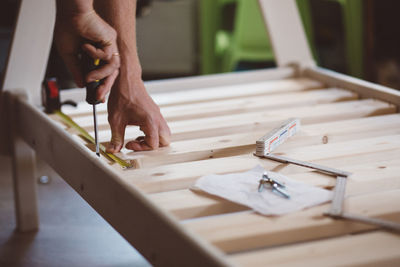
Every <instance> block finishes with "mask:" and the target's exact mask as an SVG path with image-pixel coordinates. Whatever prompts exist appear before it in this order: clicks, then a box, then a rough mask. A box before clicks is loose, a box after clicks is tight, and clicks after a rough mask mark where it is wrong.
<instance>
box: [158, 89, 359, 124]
mask: <svg viewBox="0 0 400 267" xmlns="http://www.w3.org/2000/svg"><path fill="white" fill-rule="evenodd" d="M355 99H357V94H354V93H352V92H350V91H347V90H343V89H337V88H331V89H322V90H313V91H305V92H298V93H297V92H296V93H280V94H276V95H269V96H266V95H263V96H256V97H254V96H251V97H242V98H240V99H229V100H221V101H208V102H205V103H196V104H188V105H187V104H185V105H174V106H168V107H164V108H161V112H162V114H163V115H164V116H165V117H166V118H168V120H169V121H176V120H187V119H195V118H204V117H213V116H221V115H230V114H237V113H244V112H251V111H259V112H260V111H264V110H274V109H277V108H279V109H282V108H286V107H294V106H304V105H316V104H324V103H332V102H339V101H346V100H355Z"/></svg>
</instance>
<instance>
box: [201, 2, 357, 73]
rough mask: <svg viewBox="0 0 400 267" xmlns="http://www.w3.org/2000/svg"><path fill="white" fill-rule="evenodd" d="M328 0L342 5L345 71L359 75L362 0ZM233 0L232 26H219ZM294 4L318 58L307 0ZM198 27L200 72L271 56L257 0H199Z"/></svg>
mask: <svg viewBox="0 0 400 267" xmlns="http://www.w3.org/2000/svg"><path fill="white" fill-rule="evenodd" d="M321 1H323V0H321ZM328 1H335V2H337V3H338V4H340V5H341V7H342V12H343V27H344V29H345V34H346V37H345V38H346V58H347V62H348V63H347V68H348V72H349V74H350V75H353V76H355V77H362V75H363V27H362V0H328ZM232 3H234V4H236V12H235V14H234V22H233V29H232V31H228V30H226V29H223V27H222V24H223V21H222V20H223V19H224V18H222V14H223V10H224V8H226V6H227V5H228V4H232ZM297 5H298V8H299V12H300V16H301V18H302V21H303V25H304V29H305V32H306V35H307V38H308V41H309V44H310V47H311V50H312V52H313V55H314V58H317V53H316V51H315V46H314V45H313V31H312V19H311V9H310V2H309V0H297ZM200 27H201V29H200V33H201V35H200V40H201V43H200V49H201V73H202V74H210V73H218V72H227V71H232V70H234V69H235V68H236V66H237V64H238V63H239V62H240V61H249V62H260V61H273V59H274V56H273V52H272V48H271V45H270V42H269V39H268V35H267V33H266V29H265V25H264V21H263V19H262V15H261V12H260V9H259V7H258V3H257V0H202V1H201V5H200ZM316 61H317V62H318V61H319V60H318V59H316Z"/></svg>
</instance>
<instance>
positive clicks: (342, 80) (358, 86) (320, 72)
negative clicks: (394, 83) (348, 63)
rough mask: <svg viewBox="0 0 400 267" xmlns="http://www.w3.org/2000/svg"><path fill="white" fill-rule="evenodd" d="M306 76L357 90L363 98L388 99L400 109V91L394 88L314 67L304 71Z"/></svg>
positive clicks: (330, 84)
mask: <svg viewBox="0 0 400 267" xmlns="http://www.w3.org/2000/svg"><path fill="white" fill-rule="evenodd" d="M303 74H304V76H306V77H310V78H313V79H316V80H320V81H324V82H326V83H328V84H329V86H338V87H341V88H346V89H348V90H351V91H354V92H357V93H358V94H359V95H360V96H361V97H363V98H375V99H380V100H382V101H387V102H388V103H392V104H394V105H396V106H397V108H398V110H400V92H399V91H398V90H394V89H392V88H389V87H386V86H382V85H378V84H374V83H371V82H367V81H364V80H361V79H357V78H354V77H350V76H346V75H344V74H340V73H337V72H334V71H331V70H328V69H324V68H320V67H313V68H307V69H306V70H304V72H303Z"/></svg>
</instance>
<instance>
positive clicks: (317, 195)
mask: <svg viewBox="0 0 400 267" xmlns="http://www.w3.org/2000/svg"><path fill="white" fill-rule="evenodd" d="M264 172H265V170H264V168H262V167H261V166H256V167H255V168H253V169H251V170H249V171H247V172H241V173H231V174H224V175H216V174H212V175H206V176H203V177H201V178H199V179H198V180H197V181H196V183H195V185H194V186H193V189H195V190H202V191H205V192H207V193H209V194H212V195H216V196H219V197H222V198H225V199H228V200H230V201H233V202H236V203H239V204H242V205H246V206H248V207H250V208H252V209H253V210H255V211H257V212H259V213H261V214H264V215H282V214H285V213H290V212H294V211H298V210H302V209H304V208H307V207H312V206H315V205H319V204H322V203H325V202H328V201H331V200H332V197H333V193H332V192H331V191H329V190H325V189H322V188H319V187H315V186H310V185H307V184H305V183H302V182H298V181H295V180H293V179H290V178H288V177H286V176H284V175H282V174H279V173H276V172H271V171H268V172H267V173H268V176H269V177H271V178H273V179H275V180H277V181H279V182H281V183H284V184H285V186H286V188H285V191H286V192H288V193H289V194H290V198H289V199H287V198H284V197H282V196H280V195H278V194H277V193H274V192H272V190H271V189H268V188H264V190H262V192H258V185H259V181H260V179H261V178H262V175H263V173H264Z"/></svg>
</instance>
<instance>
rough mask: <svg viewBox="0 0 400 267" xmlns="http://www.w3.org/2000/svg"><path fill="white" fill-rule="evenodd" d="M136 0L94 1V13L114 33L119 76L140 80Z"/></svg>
mask: <svg viewBox="0 0 400 267" xmlns="http://www.w3.org/2000/svg"><path fill="white" fill-rule="evenodd" d="M136 2H137V1H136V0H118V1H110V0H95V2H94V5H95V8H96V11H98V13H100V14H101V16H102V17H103V19H105V20H106V21H107V22H108V23H109V24H110V25H111V26H112V27H113V28H114V29H115V30H116V31H117V43H118V48H119V51H120V57H121V69H120V75H127V76H129V77H130V78H133V79H141V75H142V70H141V67H140V62H139V57H138V54H137V48H136V17H135V14H136Z"/></svg>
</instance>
